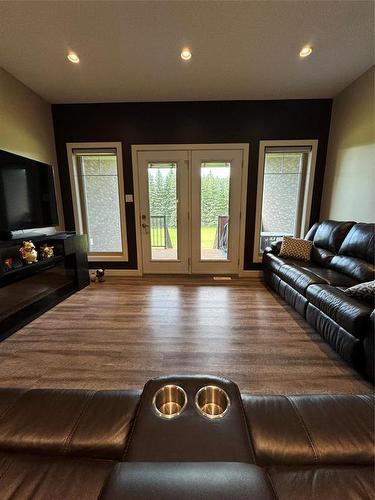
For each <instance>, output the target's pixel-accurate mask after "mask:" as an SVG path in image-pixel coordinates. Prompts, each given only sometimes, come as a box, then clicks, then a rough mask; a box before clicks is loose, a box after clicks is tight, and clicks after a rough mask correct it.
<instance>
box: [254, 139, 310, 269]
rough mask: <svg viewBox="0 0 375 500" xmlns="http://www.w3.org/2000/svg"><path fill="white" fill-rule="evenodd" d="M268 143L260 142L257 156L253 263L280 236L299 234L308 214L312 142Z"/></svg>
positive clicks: (258, 259)
mask: <svg viewBox="0 0 375 500" xmlns="http://www.w3.org/2000/svg"><path fill="white" fill-rule="evenodd" d="M270 142H271V141H263V142H261V148H260V155H259V158H260V160H259V172H258V175H259V179H258V199H257V224H256V241H255V245H254V247H255V248H254V261H255V262H257V261H258V262H259V261H260V260H261V255H262V253H263V250H264V249H265V248H266V247H267V246H269V245H270V244H271V243H272V242H274V241H277V240H280V239H281V238H282V237H283V236H297V237H303V236H304V233H305V231H306V230H307V226H306V225H308V223H309V216H310V206H311V190H312V183H313V172H314V166H315V156H316V155H315V151H316V141H309V143H308V144H306V145H305V144H304V145H298V144H294V145H289V144H288V145H287V144H285V142H284V141H282V142H281V143H279V144H278V145H276V144H274V143H271V144H269V143H270ZM298 142H300V141H298ZM313 157H314V158H313Z"/></svg>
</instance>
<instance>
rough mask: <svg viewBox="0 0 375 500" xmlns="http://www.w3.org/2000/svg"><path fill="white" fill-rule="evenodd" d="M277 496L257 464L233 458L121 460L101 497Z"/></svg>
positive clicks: (223, 499) (222, 499) (192, 499)
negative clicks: (154, 461) (196, 460)
mask: <svg viewBox="0 0 375 500" xmlns="http://www.w3.org/2000/svg"><path fill="white" fill-rule="evenodd" d="M121 498H124V499H125V498H126V499H127V500H160V499H163V500H198V499H199V500H212V499H215V500H233V499H236V500H242V499H243V500H249V499H251V498H253V499H256V500H275V496H274V493H273V490H272V488H271V485H270V483H269V479H268V477H267V475H266V474H265V472H264V471H263V470H262V469H260V468H259V467H257V466H256V465H249V464H243V463H233V462H229V463H228V462H213V463H212V462H211V463H207V462H206V463H205V462H200V463H199V462H198V463H197V462H193V463H178V462H168V463H165V462H164V463H163V462H159V463H150V462H148V463H147V462H137V463H134V462H133V463H122V464H118V465H117V466H116V468H115V470H114V472H113V473H112V474H111V477H110V479H109V481H108V482H107V484H106V486H105V488H104V490H103V493H102V495H101V496H100V500H114V499H121Z"/></svg>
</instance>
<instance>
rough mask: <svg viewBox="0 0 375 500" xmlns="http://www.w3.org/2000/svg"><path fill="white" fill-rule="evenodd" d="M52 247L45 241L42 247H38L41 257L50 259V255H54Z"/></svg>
mask: <svg viewBox="0 0 375 500" xmlns="http://www.w3.org/2000/svg"><path fill="white" fill-rule="evenodd" d="M53 249H54V247H53V246H49V245H47V243H45V244H44V245H43V246H42V247H40V253H41V257H42V259H50V258H51V257H53V255H54V253H53Z"/></svg>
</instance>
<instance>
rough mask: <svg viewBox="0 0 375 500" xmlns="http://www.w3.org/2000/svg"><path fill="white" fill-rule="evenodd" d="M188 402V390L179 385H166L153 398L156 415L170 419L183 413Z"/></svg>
mask: <svg viewBox="0 0 375 500" xmlns="http://www.w3.org/2000/svg"><path fill="white" fill-rule="evenodd" d="M186 404H187V396H186V392H185V391H184V390H183V389H182V388H181V387H179V386H178V385H164V386H163V387H162V388H161V389H159V390H158V391H157V392H156V393H155V395H154V398H153V400H152V406H153V408H154V411H155V413H156V415H157V416H158V417H161V418H168V419H170V418H175V417H178V416H179V415H181V413H182V412H183V411H184V409H185V406H186Z"/></svg>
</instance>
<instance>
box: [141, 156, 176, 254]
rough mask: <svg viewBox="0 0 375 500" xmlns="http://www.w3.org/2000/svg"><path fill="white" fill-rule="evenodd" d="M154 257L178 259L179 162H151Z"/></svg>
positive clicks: (151, 223)
mask: <svg viewBox="0 0 375 500" xmlns="http://www.w3.org/2000/svg"><path fill="white" fill-rule="evenodd" d="M148 196H149V210H150V220H149V231H150V242H151V259H152V260H178V244H177V237H178V236H177V203H178V201H177V164H176V163H149V164H148Z"/></svg>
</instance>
